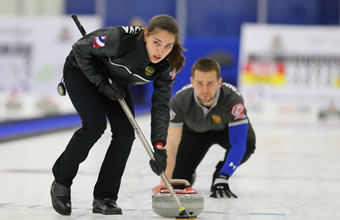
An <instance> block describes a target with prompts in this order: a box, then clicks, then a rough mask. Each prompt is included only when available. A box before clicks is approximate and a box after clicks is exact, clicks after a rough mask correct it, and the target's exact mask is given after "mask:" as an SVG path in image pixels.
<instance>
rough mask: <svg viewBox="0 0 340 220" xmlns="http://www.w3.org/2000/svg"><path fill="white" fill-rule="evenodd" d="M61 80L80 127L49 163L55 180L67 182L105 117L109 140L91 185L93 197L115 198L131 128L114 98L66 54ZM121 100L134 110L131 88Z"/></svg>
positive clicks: (102, 128) (131, 138) (99, 132)
mask: <svg viewBox="0 0 340 220" xmlns="http://www.w3.org/2000/svg"><path fill="white" fill-rule="evenodd" d="M64 81H65V85H66V88H67V92H68V95H69V97H70V99H71V101H72V104H73V106H74V107H75V109H76V111H77V112H78V114H79V116H80V118H81V120H82V127H81V128H80V129H78V130H77V131H76V132H75V133H74V134H73V136H72V138H71V140H70V141H69V143H68V145H67V146H66V149H65V151H64V152H63V153H62V154H61V155H60V157H59V158H58V159H57V161H56V162H55V164H54V166H53V169H52V170H53V174H54V177H55V180H56V182H57V183H60V184H62V185H65V186H71V185H72V182H73V179H74V178H75V176H76V174H77V172H78V168H79V164H80V163H81V162H83V161H84V160H85V159H86V157H87V156H88V154H89V151H90V150H91V148H92V146H93V145H94V144H95V143H96V142H97V140H98V139H99V138H100V137H101V136H102V134H103V133H104V131H105V129H106V126H107V119H108V121H109V123H110V126H111V132H112V140H111V143H110V146H109V148H108V150H107V152H106V155H105V158H104V161H103V162H102V165H101V168H100V171H99V175H98V179H97V182H96V185H95V187H94V192H93V195H94V198H99V199H101V198H112V199H114V200H117V197H118V196H117V195H118V191H119V187H120V182H121V177H122V175H123V172H124V169H125V165H126V162H127V159H128V157H129V154H130V151H131V146H132V143H133V141H134V139H135V134H134V129H133V127H132V126H131V124H130V122H129V120H128V118H127V117H126V115H125V113H124V111H123V109H122V108H121V106H120V104H119V102H118V101H111V100H109V99H108V98H106V97H105V96H104V95H102V94H101V93H99V92H98V91H97V88H96V87H95V86H94V85H93V84H92V83H91V82H90V81H89V80H88V79H87V78H86V77H85V75H84V74H83V73H82V72H81V71H80V69H78V68H76V67H74V66H73V65H71V64H70V57H68V58H67V59H66V62H65V66H64ZM125 93H126V97H125V101H126V102H127V104H128V106H129V107H130V109H131V111H132V112H133V114H134V105H133V98H132V95H131V91H130V90H129V88H128V87H126V88H125Z"/></svg>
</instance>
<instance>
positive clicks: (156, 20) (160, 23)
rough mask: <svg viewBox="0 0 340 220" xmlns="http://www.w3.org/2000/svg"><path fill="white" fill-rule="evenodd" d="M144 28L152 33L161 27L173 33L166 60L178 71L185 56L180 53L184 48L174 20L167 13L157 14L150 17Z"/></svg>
mask: <svg viewBox="0 0 340 220" xmlns="http://www.w3.org/2000/svg"><path fill="white" fill-rule="evenodd" d="M145 29H146V30H147V31H148V34H152V32H154V31H155V30H157V29H161V30H165V31H168V32H169V33H172V34H174V35H175V43H174V46H173V48H172V50H171V52H170V53H169V55H168V62H169V63H170V65H171V66H172V67H173V68H175V69H176V72H179V71H180V70H181V69H182V67H183V65H184V61H185V57H184V55H183V53H182V51H183V50H184V48H183V46H182V42H181V40H180V39H179V28H178V24H177V22H176V20H175V19H174V18H173V17H171V16H169V15H157V16H154V17H152V18H151V20H150V22H149V24H148V25H147V26H146V27H145Z"/></svg>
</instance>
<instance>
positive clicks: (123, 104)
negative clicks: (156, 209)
mask: <svg viewBox="0 0 340 220" xmlns="http://www.w3.org/2000/svg"><path fill="white" fill-rule="evenodd" d="M71 17H72V19H73V21H74V22H75V23H76V25H77V27H78V29H79V31H80V33H81V35H82V36H84V35H86V31H85V29H84V27H83V26H82V25H81V23H80V22H79V20H78V16H77V15H76V14H73V15H72V16H71ZM102 68H103V71H104V72H105V74H106V71H105V68H104V67H102ZM118 102H119V104H120V105H121V107H122V109H123V110H124V112H125V114H126V116H127V118H128V119H129V121H130V123H131V125H132V127H133V128H134V129H135V131H136V133H137V135H138V137H139V138H140V140H141V142H142V144H143V146H144V148H145V150H146V152H147V153H148V154H149V157H150V158H151V159H152V160H155V157H154V156H153V152H152V149H151V147H150V145H149V143H148V142H147V140H146V138H145V136H144V134H143V133H142V130H141V129H140V128H139V126H138V124H137V122H136V120H135V118H134V116H133V114H132V113H131V111H130V109H129V106H128V105H127V104H126V102H125V100H124V99H118ZM160 176H161V178H162V180H163V182H164V183H165V185H166V187H167V188H168V190H169V192H170V194H171V196H172V198H173V199H174V200H175V201H176V203H177V205H178V207H179V208H178V210H179V211H180V213H184V214H186V210H185V208H184V206H183V205H182V203H181V201H180V200H179V198H178V196H177V195H176V192H175V190H174V188H173V187H172V185H171V184H170V183H169V179H168V178H167V176H166V175H165V173H164V172H162V173H161V175H160Z"/></svg>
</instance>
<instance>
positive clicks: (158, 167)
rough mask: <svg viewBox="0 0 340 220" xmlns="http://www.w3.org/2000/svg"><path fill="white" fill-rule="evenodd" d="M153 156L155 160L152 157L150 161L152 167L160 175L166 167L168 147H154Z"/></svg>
mask: <svg viewBox="0 0 340 220" xmlns="http://www.w3.org/2000/svg"><path fill="white" fill-rule="evenodd" d="M153 156H154V158H155V160H152V159H151V160H150V161H149V163H150V167H151V169H152V171H153V172H154V173H155V174H157V175H158V176H159V175H161V173H162V172H164V171H165V169H166V159H167V155H166V149H165V148H163V147H162V146H159V147H157V146H156V147H154V153H153Z"/></svg>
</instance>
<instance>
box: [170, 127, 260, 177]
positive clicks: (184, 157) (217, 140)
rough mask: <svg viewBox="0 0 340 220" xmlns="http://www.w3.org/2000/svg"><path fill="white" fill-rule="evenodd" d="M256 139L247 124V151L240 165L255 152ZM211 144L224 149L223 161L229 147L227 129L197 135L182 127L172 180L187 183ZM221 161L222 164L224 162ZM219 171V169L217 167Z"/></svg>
mask: <svg viewBox="0 0 340 220" xmlns="http://www.w3.org/2000/svg"><path fill="white" fill-rule="evenodd" d="M255 143H256V137H255V132H254V130H253V128H252V126H251V125H250V124H249V127H248V136H247V149H246V152H245V154H244V156H243V158H242V161H241V164H243V163H244V162H246V161H247V160H248V159H249V157H250V156H251V154H252V153H254V151H255V148H256V147H255ZM213 144H218V145H220V146H222V147H223V148H224V149H226V153H225V155H224V161H225V160H226V158H227V156H228V153H229V149H230V147H231V145H230V142H229V132H228V128H227V129H225V130H224V131H212V132H206V133H197V132H194V131H192V130H190V129H189V128H188V127H186V126H185V125H184V128H183V134H182V140H181V142H180V144H179V146H178V151H177V156H176V165H175V168H174V171H173V175H172V178H174V179H186V180H188V181H189V182H191V180H192V176H193V174H194V172H195V170H196V168H197V166H198V165H199V164H200V162H201V161H202V159H203V158H204V156H205V155H206V153H207V152H208V150H209V148H210V147H211V146H212V145H213ZM224 161H223V162H224ZM219 169H221V167H219Z"/></svg>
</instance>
